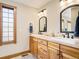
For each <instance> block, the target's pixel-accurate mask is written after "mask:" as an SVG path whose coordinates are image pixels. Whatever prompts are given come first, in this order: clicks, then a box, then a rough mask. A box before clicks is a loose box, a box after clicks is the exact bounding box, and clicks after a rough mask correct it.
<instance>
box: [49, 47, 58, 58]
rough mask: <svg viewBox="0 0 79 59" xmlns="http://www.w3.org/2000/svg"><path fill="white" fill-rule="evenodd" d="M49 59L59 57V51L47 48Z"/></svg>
mask: <svg viewBox="0 0 79 59" xmlns="http://www.w3.org/2000/svg"><path fill="white" fill-rule="evenodd" d="M48 51H49V58H50V59H59V51H58V50H56V49H53V48H50V47H49V48H48Z"/></svg>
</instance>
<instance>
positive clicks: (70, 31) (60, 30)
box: [60, 4, 79, 33]
mask: <svg viewBox="0 0 79 59" xmlns="http://www.w3.org/2000/svg"><path fill="white" fill-rule="evenodd" d="M75 6H79V4H75V5H70V6H68V7H66V8H65V9H63V10H62V11H61V12H60V32H61V33H74V31H62V19H61V18H62V13H63V12H64V11H65V10H66V9H68V8H71V7H75Z"/></svg>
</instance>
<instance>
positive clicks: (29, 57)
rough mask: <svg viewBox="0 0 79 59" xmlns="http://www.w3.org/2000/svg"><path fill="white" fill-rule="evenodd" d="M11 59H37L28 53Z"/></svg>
mask: <svg viewBox="0 0 79 59" xmlns="http://www.w3.org/2000/svg"><path fill="white" fill-rule="evenodd" d="M11 59H36V58H35V57H34V56H32V55H31V54H28V55H27V56H24V57H22V56H18V57H14V58H11Z"/></svg>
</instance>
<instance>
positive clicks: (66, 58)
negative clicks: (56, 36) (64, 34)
mask: <svg viewBox="0 0 79 59" xmlns="http://www.w3.org/2000/svg"><path fill="white" fill-rule="evenodd" d="M60 50H61V58H60V59H79V49H75V48H71V47H68V46H64V45H61V49H60Z"/></svg>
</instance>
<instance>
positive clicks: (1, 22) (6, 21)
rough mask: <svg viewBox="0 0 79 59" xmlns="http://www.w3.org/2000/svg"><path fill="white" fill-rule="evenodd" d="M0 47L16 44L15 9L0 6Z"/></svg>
mask: <svg viewBox="0 0 79 59" xmlns="http://www.w3.org/2000/svg"><path fill="white" fill-rule="evenodd" d="M0 10H1V11H0V45H2V44H9V43H16V7H14V6H10V5H7V4H2V3H1V4H0Z"/></svg>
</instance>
